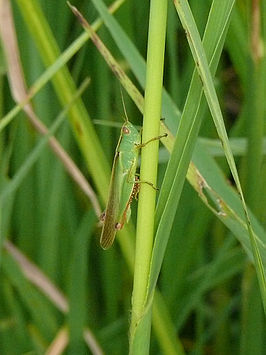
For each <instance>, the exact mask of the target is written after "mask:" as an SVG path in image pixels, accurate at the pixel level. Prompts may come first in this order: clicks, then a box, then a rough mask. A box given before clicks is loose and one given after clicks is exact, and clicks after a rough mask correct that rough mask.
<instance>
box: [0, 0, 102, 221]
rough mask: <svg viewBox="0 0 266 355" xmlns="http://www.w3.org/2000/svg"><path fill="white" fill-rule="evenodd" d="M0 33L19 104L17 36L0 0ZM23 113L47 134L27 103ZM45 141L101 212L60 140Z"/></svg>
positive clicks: (23, 94) (5, 0)
mask: <svg viewBox="0 0 266 355" xmlns="http://www.w3.org/2000/svg"><path fill="white" fill-rule="evenodd" d="M0 34H1V37H2V42H3V48H4V52H5V56H6V62H7V67H8V79H9V85H10V89H11V93H12V95H13V98H14V100H15V102H17V103H20V102H23V101H25V100H27V97H28V94H27V88H26V84H25V79H24V75H23V70H22V66H21V61H20V55H19V48H18V44H17V36H16V31H15V26H14V21H13V14H12V9H11V5H10V1H9V0H1V1H0ZM23 110H24V111H25V113H26V114H27V116H28V118H29V120H30V122H31V124H32V125H33V126H34V128H35V129H36V130H37V131H38V132H39V133H40V134H42V135H45V134H47V132H48V129H47V127H46V126H45V125H44V124H43V123H42V121H41V120H40V119H39V118H38V117H37V115H36V114H35V112H34V110H33V108H32V106H31V104H30V103H28V104H26V105H25V106H24V108H23ZM49 144H50V147H51V148H52V150H53V151H54V153H55V154H56V156H57V157H58V158H59V159H60V160H61V162H62V163H63V165H64V167H65V169H66V171H67V172H68V173H69V175H70V176H71V177H72V179H73V180H74V181H75V182H76V183H77V184H78V186H79V187H80V188H81V190H82V191H83V192H84V193H85V194H86V196H88V198H89V199H90V201H91V204H92V206H93V208H94V211H95V213H96V215H97V216H98V217H99V216H100V215H101V208H100V204H99V202H98V199H97V196H96V194H95V193H94V191H93V189H92V187H91V186H90V184H89V183H88V181H87V180H86V178H85V177H84V175H83V174H82V173H81V171H80V170H79V168H78V167H77V166H76V164H75V163H74V161H73V160H72V159H71V157H70V156H69V155H68V154H67V152H66V151H65V150H64V149H63V147H62V146H61V145H60V143H59V142H58V141H57V140H56V139H55V138H54V137H51V138H50V139H49Z"/></svg>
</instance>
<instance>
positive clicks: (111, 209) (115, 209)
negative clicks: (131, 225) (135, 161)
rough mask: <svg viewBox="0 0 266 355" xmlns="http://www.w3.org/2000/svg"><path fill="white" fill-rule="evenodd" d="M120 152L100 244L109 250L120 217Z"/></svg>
mask: <svg viewBox="0 0 266 355" xmlns="http://www.w3.org/2000/svg"><path fill="white" fill-rule="evenodd" d="M118 157H119V152H117V153H116V155H115V158H114V163H113V168H112V176H111V183H110V187H109V196H108V203H107V207H106V211H105V214H104V224H103V228H102V233H101V238H100V244H101V247H102V248H103V249H108V248H110V247H111V245H112V244H113V241H114V239H115V235H116V232H117V230H118V229H119V228H116V225H117V221H118V216H119V201H120V194H121V192H120V184H121V182H120V180H121V177H120V174H119V169H120V167H119V164H118Z"/></svg>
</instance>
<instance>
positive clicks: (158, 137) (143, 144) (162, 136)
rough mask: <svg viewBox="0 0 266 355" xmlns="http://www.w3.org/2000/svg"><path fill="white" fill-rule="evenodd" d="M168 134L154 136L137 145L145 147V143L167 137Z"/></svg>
mask: <svg viewBox="0 0 266 355" xmlns="http://www.w3.org/2000/svg"><path fill="white" fill-rule="evenodd" d="M167 136H168V134H167V133H164V134H162V135H161V136H157V137H153V138H151V139H149V140H148V141H147V142H145V143H140V144H137V145H136V146H137V148H143V147H145V145H147V144H149V143H150V142H153V141H157V140H159V139H161V138H164V137H167Z"/></svg>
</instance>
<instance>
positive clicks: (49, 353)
mask: <svg viewBox="0 0 266 355" xmlns="http://www.w3.org/2000/svg"><path fill="white" fill-rule="evenodd" d="M68 342H69V337H68V331H67V329H65V328H63V329H60V330H59V332H58V333H57V334H56V337H55V339H54V340H53V341H52V343H51V344H50V346H49V348H48V349H47V350H46V352H45V355H60V354H63V352H64V351H65V350H66V347H67V345H68Z"/></svg>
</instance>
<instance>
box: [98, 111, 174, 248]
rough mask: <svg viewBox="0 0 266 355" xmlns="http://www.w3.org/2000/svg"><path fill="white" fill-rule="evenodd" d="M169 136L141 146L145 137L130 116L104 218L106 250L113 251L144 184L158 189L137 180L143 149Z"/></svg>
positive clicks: (101, 239)
mask: <svg viewBox="0 0 266 355" xmlns="http://www.w3.org/2000/svg"><path fill="white" fill-rule="evenodd" d="M125 113H126V111H125ZM166 136H167V134H164V135H162V136H159V137H155V138H152V139H150V140H149V141H147V142H146V143H141V134H140V133H139V132H138V130H137V129H136V128H135V127H134V126H133V124H132V123H130V122H129V120H128V117H127V115H126V120H125V123H124V124H123V126H122V128H121V133H120V137H119V140H118V144H117V147H116V150H115V157H114V161H113V167H112V174H111V182H110V186H109V196H108V202H107V207H106V210H105V212H104V213H103V214H102V215H101V217H100V219H101V221H102V222H103V228H102V233H101V238H100V244H101V247H102V248H103V249H108V248H110V247H111V245H112V244H113V241H114V239H115V235H116V232H117V231H118V230H120V229H122V228H123V226H124V224H125V222H128V220H129V218H130V214H131V208H130V205H131V202H132V200H133V198H134V197H136V195H137V194H138V191H139V186H140V183H142V182H145V183H147V184H149V185H151V186H152V187H153V188H155V187H154V186H153V184H152V183H150V182H146V181H140V180H139V178H138V177H136V169H137V163H138V156H139V150H140V148H142V147H144V146H145V145H146V144H148V143H150V142H151V141H154V140H157V139H160V138H162V137H166ZM155 189H156V188H155Z"/></svg>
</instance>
